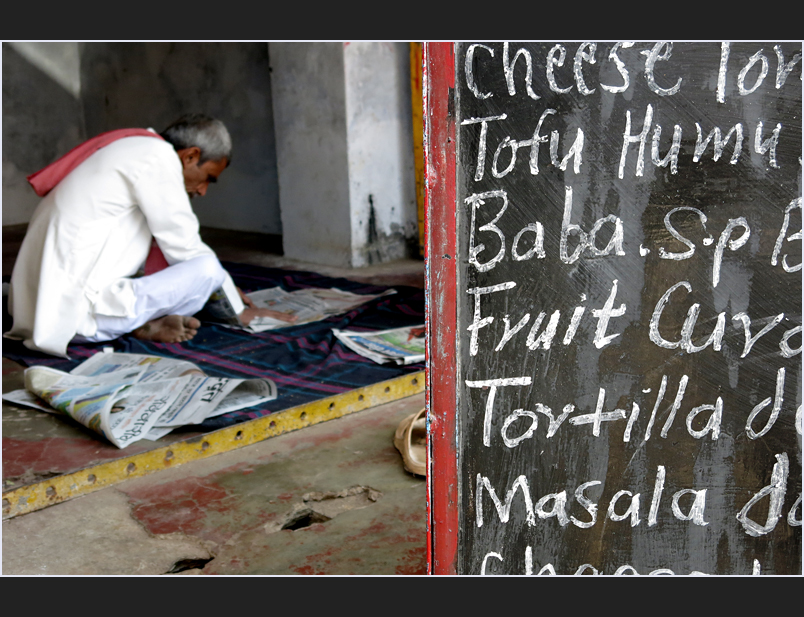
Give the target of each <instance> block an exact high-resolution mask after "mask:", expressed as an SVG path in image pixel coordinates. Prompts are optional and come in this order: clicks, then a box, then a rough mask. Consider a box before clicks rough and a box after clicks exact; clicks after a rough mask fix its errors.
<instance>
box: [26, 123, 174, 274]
mask: <svg viewBox="0 0 804 617" xmlns="http://www.w3.org/2000/svg"><path fill="white" fill-rule="evenodd" d="M123 137H158V138H159V139H163V137H162V136H161V135H158V134H157V133H154V132H153V131H148V130H146V129H116V130H114V131H107V132H106V133H101V134H100V135H97V136H96V137H93V138H92V139H88V140H87V141H85V142H84V143H82V144H79V145H78V146H76V147H75V148H73V149H72V150H70V151H69V152H68V153H67V154H65V155H64V156H62V157H61V158H59V159H57V160H56V161H54V162H52V163H51V164H50V165H48V166H47V167H43V168H42V169H40V170H39V171H37V172H36V173H33V174H31V175H30V176H28V182H29V183H30V184H31V186H32V187H33V190H34V191H36V194H37V195H39V197H44V196H45V195H47V194H48V193H49V192H50V191H52V190H53V188H54V187H55V186H56V185H57V184H58V183H59V182H61V181H62V180H63V179H64V177H65V176H66V175H67V174H69V173H70V172H71V171H72V170H73V169H75V168H76V167H78V166H79V165H80V164H81V163H83V162H84V161H85V160H86V159H88V158H89V156H90V155H91V154H94V153H95V152H97V151H98V150H100V149H101V148H103V146H108V145H109V144H110V143H112V142H113V141H117V140H118V139H122V138H123ZM167 266H168V262H167V260H166V259H165V256H164V255H163V254H162V251H161V250H160V249H159V246H158V245H157V243H156V240H155V239H154V238H151V252H150V253H149V254H148V259H146V261H145V274H146V275H148V274H153V273H154V272H159V271H160V270H163V269H165V268H167Z"/></svg>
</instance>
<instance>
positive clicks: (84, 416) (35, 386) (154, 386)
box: [3, 352, 277, 448]
mask: <svg viewBox="0 0 804 617" xmlns="http://www.w3.org/2000/svg"><path fill="white" fill-rule="evenodd" d="M276 396H277V389H276V384H275V383H274V382H273V381H272V380H270V379H267V378H261V379H230V378H228V377H209V376H207V375H206V374H205V373H204V372H203V371H202V370H201V369H199V368H198V367H197V366H196V365H195V364H192V363H191V362H186V361H184V360H176V359H173V358H163V357H160V356H149V355H143V354H129V353H114V352H99V353H97V354H95V355H94V356H92V357H91V358H89V359H88V360H86V361H85V362H83V363H81V364H80V365H79V366H77V367H76V368H74V369H73V370H72V371H70V372H69V373H65V372H63V371H57V370H55V369H52V368H48V367H44V366H33V367H30V368H27V369H25V390H16V391H14V392H9V393H8V394H4V395H3V398H4V399H5V400H8V401H10V402H12V403H17V404H21V405H28V406H31V407H35V408H37V409H44V410H46V411H50V412H52V413H61V414H66V415H68V416H70V417H71V418H73V419H74V420H76V421H77V422H79V423H81V424H83V425H84V426H86V427H87V428H90V429H92V430H93V431H95V432H97V433H99V434H101V435H103V436H104V437H106V438H107V439H108V440H109V441H111V442H112V443H113V444H114V445H116V446H117V447H118V448H125V447H126V446H128V445H130V444H132V443H134V442H135V441H138V440H140V439H158V438H159V437H163V436H164V435H166V434H168V433H169V432H170V431H172V430H173V429H174V428H176V427H178V426H184V425H187V424H199V423H201V422H203V421H204V420H206V419H207V418H211V417H214V416H218V415H221V414H224V413H227V412H229V411H234V410H236V409H243V408H245V407H251V406H253V405H257V404H259V403H262V402H264V401H270V400H273V399H275V398H276Z"/></svg>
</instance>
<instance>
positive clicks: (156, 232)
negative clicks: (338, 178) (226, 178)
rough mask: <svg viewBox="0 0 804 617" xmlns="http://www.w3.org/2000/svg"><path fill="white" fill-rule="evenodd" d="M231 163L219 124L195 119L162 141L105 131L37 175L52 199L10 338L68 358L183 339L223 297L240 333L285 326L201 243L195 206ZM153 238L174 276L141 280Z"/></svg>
mask: <svg viewBox="0 0 804 617" xmlns="http://www.w3.org/2000/svg"><path fill="white" fill-rule="evenodd" d="M231 158H232V142H231V138H230V136H229V133H228V131H227V130H226V127H225V126H224V125H223V123H222V122H220V121H219V120H215V119H213V118H210V117H208V116H204V115H200V114H193V115H189V116H184V117H182V118H180V119H179V120H177V121H176V122H174V123H173V124H172V125H170V126H169V127H168V128H167V129H165V131H164V132H163V133H162V134H161V136H160V135H158V134H157V133H156V132H154V131H153V130H151V129H148V130H147V131H146V130H143V129H122V130H119V131H110V132H109V133H104V134H102V135H100V136H98V137H96V138H94V139H92V140H89V141H88V142H86V143H85V144H82V145H81V146H79V147H77V148H75V149H74V150H72V151H71V152H70V153H68V154H67V155H65V156H64V157H62V159H59V161H56V163H54V164H52V165H50V166H48V167H46V168H45V169H44V170H42V171H40V172H38V173H37V174H33V175H32V176H30V177H29V181H30V182H31V184H32V186H34V189H35V190H36V191H37V193H38V194H39V195H41V196H44V199H43V200H42V201H41V202H40V204H39V205H38V207H37V208H36V210H35V211H34V214H33V216H32V218H31V222H30V224H29V226H28V231H27V233H26V236H25V239H24V240H23V242H22V246H21V247H20V252H19V255H18V257H17V261H16V263H15V266H14V271H13V273H12V275H11V285H10V288H9V297H8V307H9V312H10V314H11V316H12V317H13V319H14V325H13V327H12V329H11V331H10V332H8V333H7V334H6V336H8V337H10V338H18V339H23V341H24V344H25V346H26V347H29V348H31V349H37V350H40V351H44V352H46V353H50V354H54V355H58V356H64V357H66V355H67V352H66V350H67V345H69V344H70V342H76V343H85V342H100V341H107V340H112V339H115V338H117V337H118V336H121V335H123V334H127V333H132V334H133V336H135V337H136V338H139V339H144V340H152V341H158V342H167V343H178V342H182V341H187V340H190V339H191V338H193V336H195V334H196V332H197V329H198V327H199V326H200V322H199V321H198V320H197V319H195V318H194V317H192V315H194V314H195V313H197V312H198V311H199V310H201V308H202V307H203V306H204V304H205V303H206V301H207V300H208V299H209V296H210V294H212V293H213V292H214V291H216V290H217V289H219V288H221V287H222V288H223V290H224V292H225V293H226V296H227V297H228V298H229V300H230V302H231V304H232V307H233V308H234V310H235V312H236V313H237V314H238V315H239V317H240V320H241V322H243V323H244V324H248V323H249V322H250V321H251V320H252V319H253V318H254V317H256V316H262V315H266V316H270V317H275V318H280V319H283V318H284V316H282V315H281V314H278V313H276V312H274V311H269V310H267V309H257V308H254V306H253V304H252V303H251V302H250V301H249V300H248V298H247V297H246V296H245V295H244V294H243V293H242V292H240V290H239V289H237V288H236V287H235V286H234V283H233V282H232V279H231V277H230V276H229V274H228V273H227V272H226V271H225V270H224V269H223V268H222V267H221V264H220V262H219V261H218V259H217V257H216V256H215V253H214V252H213V251H212V249H211V248H209V247H208V246H207V245H206V244H204V242H202V240H201V237H200V236H199V232H198V229H199V224H198V219H197V218H196V216H195V214H194V213H193V210H192V207H191V205H190V199H191V198H193V197H195V196H199V195H200V196H203V195H204V194H206V192H207V189H208V187H209V185H210V183H214V182H216V181H217V179H218V177H219V176H220V174H221V173H222V172H223V171H224V170H225V169H226V167H227V166H228V165H229V163H230V162H231ZM152 238H153V239H154V240H155V244H156V245H158V248H159V249H161V253H162V254H163V255H164V261H166V262H167V265H168V267H166V268H164V269H162V270H160V271H158V272H156V273H153V274H151V273H149V272H148V271H147V269H146V275H145V276H142V277H135V274H136V273H137V272H138V271H139V270H140V268H141V267H142V265H143V263H144V262H145V261H146V257H149V250H151V245H152ZM149 260H150V258H149ZM244 303H245V304H244ZM246 304H247V305H248V306H246Z"/></svg>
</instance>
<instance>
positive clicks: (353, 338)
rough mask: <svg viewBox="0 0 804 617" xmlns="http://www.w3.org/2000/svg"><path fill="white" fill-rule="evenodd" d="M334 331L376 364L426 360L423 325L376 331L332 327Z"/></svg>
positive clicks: (354, 349) (338, 337)
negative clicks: (356, 330) (357, 330)
mask: <svg viewBox="0 0 804 617" xmlns="http://www.w3.org/2000/svg"><path fill="white" fill-rule="evenodd" d="M332 333H333V334H334V335H335V337H336V338H337V339H338V340H339V341H341V342H342V343H343V344H344V345H346V346H347V347H348V348H349V349H351V350H352V351H355V352H357V353H359V354H360V355H361V356H364V357H366V358H369V359H370V360H373V361H374V362H376V363H377V364H386V363H388V362H395V363H396V364H413V363H415V362H423V361H424V326H423V325H422V326H408V327H406V328H393V329H391V330H379V331H375V332H355V331H354V330H338V329H337V328H333V329H332Z"/></svg>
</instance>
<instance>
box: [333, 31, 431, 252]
mask: <svg viewBox="0 0 804 617" xmlns="http://www.w3.org/2000/svg"><path fill="white" fill-rule="evenodd" d="M344 65H345V69H346V111H347V126H348V128H347V132H348V143H349V201H350V209H351V222H352V265H353V266H356V267H359V266H367V265H371V264H374V263H382V262H387V261H393V260H395V259H401V258H404V257H412V256H414V255H415V254H417V251H418V219H417V211H416V183H415V170H414V162H413V120H412V116H411V97H410V48H409V44H408V43H388V42H386V43H373V42H362V41H358V42H353V43H348V44H347V45H345V47H344Z"/></svg>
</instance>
